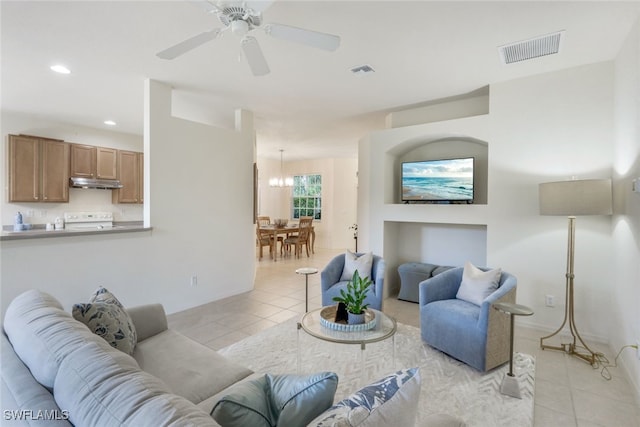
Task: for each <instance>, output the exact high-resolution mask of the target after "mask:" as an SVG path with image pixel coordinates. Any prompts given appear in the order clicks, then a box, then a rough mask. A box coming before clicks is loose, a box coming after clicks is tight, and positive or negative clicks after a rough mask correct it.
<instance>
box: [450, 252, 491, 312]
mask: <svg viewBox="0 0 640 427" xmlns="http://www.w3.org/2000/svg"><path fill="white" fill-rule="evenodd" d="M501 274H502V270H501V269H499V268H496V269H494V270H489V271H482V270H480V269H479V268H478V267H476V266H475V265H473V264H471V263H470V262H469V261H467V262H466V263H465V265H464V271H463V273H462V282H461V283H460V288H458V293H457V294H456V298H458V299H461V300H463V301H467V302H470V303H471V304H475V305H481V304H482V301H484V300H485V298H487V297H488V296H489V295H491V294H492V293H493V292H494V291H495V290H496V289H498V284H499V282H500V275H501Z"/></svg>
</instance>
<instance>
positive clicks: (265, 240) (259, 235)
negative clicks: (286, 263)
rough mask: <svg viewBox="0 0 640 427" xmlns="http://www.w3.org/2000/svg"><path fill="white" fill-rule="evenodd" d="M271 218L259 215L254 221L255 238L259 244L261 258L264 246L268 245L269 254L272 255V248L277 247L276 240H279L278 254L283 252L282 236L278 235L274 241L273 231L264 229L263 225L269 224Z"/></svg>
mask: <svg viewBox="0 0 640 427" xmlns="http://www.w3.org/2000/svg"><path fill="white" fill-rule="evenodd" d="M270 223H271V220H270V218H269V217H268V216H259V217H258V218H257V222H256V240H257V244H258V245H259V246H260V257H259V259H262V256H263V251H262V248H263V247H264V246H269V254H270V255H272V256H273V252H272V251H273V249H274V248H275V249H276V250H277V249H278V242H280V254H282V253H283V252H284V238H283V237H282V236H278V239H277V240H276V241H275V242H274V240H273V233H272V232H271V230H265V229H264V227H265V226H267V225H269V224H270Z"/></svg>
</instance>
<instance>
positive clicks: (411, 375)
mask: <svg viewBox="0 0 640 427" xmlns="http://www.w3.org/2000/svg"><path fill="white" fill-rule="evenodd" d="M419 395H420V372H419V369H418V368H411V369H404V370H401V371H398V372H396V373H395V374H392V375H389V376H387V377H385V378H383V379H381V380H380V381H377V382H375V383H372V384H370V385H368V386H366V387H364V388H362V389H361V390H359V391H357V392H356V393H354V394H353V395H351V396H349V397H347V398H346V399H344V400H342V401H340V402H338V403H337V404H335V405H334V406H332V407H331V408H329V409H328V410H327V411H325V412H324V413H322V414H320V416H318V417H317V418H316V419H314V420H313V421H312V422H311V423H309V426H317V427H329V426H333V427H338V426H349V427H356V426H360V427H378V426H379V427H386V426H412V425H415V421H416V413H417V410H418V397H419Z"/></svg>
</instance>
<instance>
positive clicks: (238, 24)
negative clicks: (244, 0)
mask: <svg viewBox="0 0 640 427" xmlns="http://www.w3.org/2000/svg"><path fill="white" fill-rule="evenodd" d="M231 32H232V33H233V34H235V35H237V36H244V35H245V34H247V33H248V32H249V24H247V21H242V20H236V21H233V22H231Z"/></svg>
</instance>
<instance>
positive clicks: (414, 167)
mask: <svg viewBox="0 0 640 427" xmlns="http://www.w3.org/2000/svg"><path fill="white" fill-rule="evenodd" d="M402 200H405V201H411V200H424V201H438V200H442V201H445V200H451V201H456V200H459V201H464V200H466V201H472V200H473V158H467V159H450V160H430V161H424V162H407V163H403V164H402Z"/></svg>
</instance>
